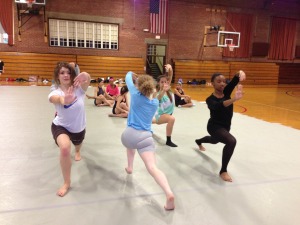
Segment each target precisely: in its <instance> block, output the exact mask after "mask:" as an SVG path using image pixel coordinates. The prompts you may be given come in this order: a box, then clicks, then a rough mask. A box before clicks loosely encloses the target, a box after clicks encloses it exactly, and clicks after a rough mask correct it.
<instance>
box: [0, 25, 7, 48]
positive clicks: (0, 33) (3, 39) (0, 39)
mask: <svg viewBox="0 0 300 225" xmlns="http://www.w3.org/2000/svg"><path fill="white" fill-rule="evenodd" d="M0 43H2V44H7V43H8V34H7V33H5V31H4V29H3V28H2V25H1V23H0Z"/></svg>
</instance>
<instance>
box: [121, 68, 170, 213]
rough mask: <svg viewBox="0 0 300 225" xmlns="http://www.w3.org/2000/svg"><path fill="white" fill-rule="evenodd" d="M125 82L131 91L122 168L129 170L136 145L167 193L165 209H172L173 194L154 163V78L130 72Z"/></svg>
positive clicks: (122, 138)
mask: <svg viewBox="0 0 300 225" xmlns="http://www.w3.org/2000/svg"><path fill="white" fill-rule="evenodd" d="M125 81H126V84H127V87H128V89H129V93H130V110H129V114H128V119H127V128H126V129H125V131H124V132H123V134H122V137H121V140H122V143H123V145H124V146H125V147H126V148H127V162H128V165H127V167H126V168H125V170H126V172H127V173H128V174H131V173H132V170H133V160H134V155H135V149H137V151H138V153H139V155H140V157H141V158H142V160H143V162H144V163H145V166H146V168H147V170H148V172H149V173H150V175H151V176H152V177H153V178H154V180H155V181H156V182H157V183H158V185H159V186H160V187H161V188H162V189H163V191H164V192H165V194H166V204H165V206H164V208H165V209H166V210H173V209H174V208H175V204H174V194H173V192H172V190H171V188H170V186H169V183H168V180H167V178H166V176H165V174H164V173H163V172H162V171H161V170H159V169H158V168H157V166H156V160H155V152H154V151H155V145H154V141H153V138H152V131H151V124H152V118H153V116H154V114H155V112H156V110H157V107H158V104H159V103H158V100H157V99H156V98H151V96H152V94H153V92H154V87H155V85H154V80H153V78H152V77H151V76H149V75H141V76H139V77H138V76H137V75H136V74H134V73H132V72H128V73H127V75H126V79H125Z"/></svg>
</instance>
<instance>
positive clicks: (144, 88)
mask: <svg viewBox="0 0 300 225" xmlns="http://www.w3.org/2000/svg"><path fill="white" fill-rule="evenodd" d="M137 88H138V90H139V91H140V92H141V93H142V95H145V96H146V97H150V96H151V94H152V93H153V92H154V88H155V85H154V79H153V78H152V77H151V76H149V75H141V76H139V78H138V80H137Z"/></svg>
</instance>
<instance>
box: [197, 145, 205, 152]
mask: <svg viewBox="0 0 300 225" xmlns="http://www.w3.org/2000/svg"><path fill="white" fill-rule="evenodd" d="M198 146H199V150H200V151H205V150H206V148H204V147H203V145H198Z"/></svg>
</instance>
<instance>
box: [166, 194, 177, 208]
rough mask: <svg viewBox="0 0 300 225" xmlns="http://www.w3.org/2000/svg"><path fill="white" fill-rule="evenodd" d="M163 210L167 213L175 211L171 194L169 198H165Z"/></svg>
mask: <svg viewBox="0 0 300 225" xmlns="http://www.w3.org/2000/svg"><path fill="white" fill-rule="evenodd" d="M164 208H165V210H167V211H170V210H174V209H175V204H174V195H173V194H172V195H171V196H169V197H167V202H166V205H165V206H164Z"/></svg>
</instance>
